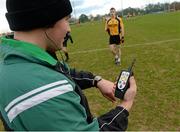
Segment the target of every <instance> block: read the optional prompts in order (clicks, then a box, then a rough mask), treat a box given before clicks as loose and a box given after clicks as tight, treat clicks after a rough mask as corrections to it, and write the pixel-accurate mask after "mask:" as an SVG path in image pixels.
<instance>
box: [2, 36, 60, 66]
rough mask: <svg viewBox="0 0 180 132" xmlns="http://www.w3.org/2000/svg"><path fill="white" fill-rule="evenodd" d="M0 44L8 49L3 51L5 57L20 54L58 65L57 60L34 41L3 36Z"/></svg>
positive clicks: (27, 57) (30, 58)
mask: <svg viewBox="0 0 180 132" xmlns="http://www.w3.org/2000/svg"><path fill="white" fill-rule="evenodd" d="M0 46H1V47H6V48H5V49H6V50H4V51H3V52H4V59H6V57H7V56H9V55H19V56H23V57H25V58H26V59H28V60H31V61H32V60H34V59H36V60H37V59H38V60H40V61H43V62H46V63H48V64H50V65H56V63H57V60H55V59H54V58H53V57H52V56H51V55H49V54H48V53H47V52H46V51H45V50H44V49H42V48H40V47H38V46H37V45H35V44H32V43H28V42H23V41H19V40H14V39H8V38H6V37H2V38H1V45H0Z"/></svg>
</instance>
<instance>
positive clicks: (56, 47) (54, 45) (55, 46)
mask: <svg viewBox="0 0 180 132" xmlns="http://www.w3.org/2000/svg"><path fill="white" fill-rule="evenodd" d="M44 33H45V35H46V37H47V38H48V40H50V41H51V42H52V43H53V44H52V46H53V47H54V48H55V49H58V52H59V53H60V55H61V59H62V61H63V64H64V63H65V61H64V58H63V55H62V53H61V49H59V47H58V46H57V44H56V43H55V42H54V41H53V40H52V39H51V38H50V37H49V36H48V34H47V32H46V31H45V32H44ZM55 54H56V53H55ZM57 58H58V57H57Z"/></svg>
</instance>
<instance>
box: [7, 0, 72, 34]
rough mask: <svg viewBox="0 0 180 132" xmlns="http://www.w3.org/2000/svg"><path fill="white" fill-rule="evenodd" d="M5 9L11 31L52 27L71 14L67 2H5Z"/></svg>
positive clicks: (50, 0) (10, 0)
mask: <svg viewBox="0 0 180 132" xmlns="http://www.w3.org/2000/svg"><path fill="white" fill-rule="evenodd" d="M6 8H7V13H6V18H7V20H8V23H9V26H10V29H11V30H13V31H24V30H31V29H35V28H41V27H45V26H48V25H52V24H55V23H56V22H57V21H58V20H60V19H62V18H63V17H65V16H68V15H69V14H70V13H71V12H72V7H71V3H70V1H69V0H6Z"/></svg>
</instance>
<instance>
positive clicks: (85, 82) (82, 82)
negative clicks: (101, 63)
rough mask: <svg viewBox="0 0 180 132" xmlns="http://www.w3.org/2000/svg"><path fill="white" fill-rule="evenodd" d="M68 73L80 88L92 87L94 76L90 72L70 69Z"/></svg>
mask: <svg viewBox="0 0 180 132" xmlns="http://www.w3.org/2000/svg"><path fill="white" fill-rule="evenodd" d="M70 75H71V77H72V79H73V80H74V81H75V82H76V84H77V85H79V87H80V88H81V89H86V88H90V87H94V82H93V80H94V77H95V76H94V75H93V74H92V73H91V72H87V71H77V70H75V69H70Z"/></svg>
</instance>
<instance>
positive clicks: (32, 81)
mask: <svg viewBox="0 0 180 132" xmlns="http://www.w3.org/2000/svg"><path fill="white" fill-rule="evenodd" d="M6 7H7V13H6V18H7V20H8V23H9V26H10V29H11V30H12V31H14V38H9V37H7V36H5V37H3V38H1V44H0V112H1V115H2V117H1V118H2V121H3V123H4V126H5V129H6V130H21V131H33V130H34V131H37V130H46V131H55V130H58V131H60V130H73V131H98V130H102V131H103V130H106V131H108V130H126V129H127V125H128V114H129V113H128V111H129V110H130V109H131V106H132V104H133V101H134V97H135V94H136V82H135V80H134V77H131V78H130V88H129V89H128V90H127V92H126V94H125V96H124V99H123V100H122V103H121V104H119V105H118V106H117V107H116V108H114V109H112V110H111V111H109V112H108V113H106V114H104V115H102V116H100V117H98V118H94V117H93V116H92V115H91V112H90V109H89V107H88V103H87V100H86V97H85V96H84V94H83V93H82V90H83V89H86V88H90V87H97V88H98V89H99V90H100V92H101V93H102V94H103V96H105V97H106V98H108V99H109V100H110V101H112V102H114V101H115V100H116V99H115V97H114V91H115V90H114V83H113V82H111V81H108V80H105V79H102V78H101V77H100V76H95V75H93V74H92V73H91V72H84V71H77V70H75V69H71V68H69V67H68V66H67V65H66V64H65V63H64V62H59V61H57V59H56V58H54V57H53V56H54V53H55V52H56V51H57V50H59V49H61V48H62V46H63V45H62V44H63V40H64V37H65V35H66V33H67V31H68V29H70V27H69V22H68V20H69V15H70V13H71V12H72V7H71V4H70V2H69V0H26V1H25V0H7V1H6Z"/></svg>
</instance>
